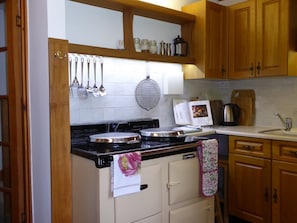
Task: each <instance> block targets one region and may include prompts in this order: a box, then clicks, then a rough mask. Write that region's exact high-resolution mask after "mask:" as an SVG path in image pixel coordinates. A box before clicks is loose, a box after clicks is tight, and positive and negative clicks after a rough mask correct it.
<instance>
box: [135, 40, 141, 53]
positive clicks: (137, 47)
mask: <svg viewBox="0 0 297 223" xmlns="http://www.w3.org/2000/svg"><path fill="white" fill-rule="evenodd" d="M134 48H135V51H136V52H141V46H140V39H139V38H134Z"/></svg>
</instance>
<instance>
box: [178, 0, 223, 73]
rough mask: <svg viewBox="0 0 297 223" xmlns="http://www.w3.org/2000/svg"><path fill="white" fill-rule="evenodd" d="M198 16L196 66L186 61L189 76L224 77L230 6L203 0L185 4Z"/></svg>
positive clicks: (186, 70) (186, 71)
mask: <svg viewBox="0 0 297 223" xmlns="http://www.w3.org/2000/svg"><path fill="white" fill-rule="evenodd" d="M182 11H184V12H187V13H190V14H193V15H195V16H196V22H195V26H194V30H193V37H192V38H193V47H192V49H190V50H193V52H194V55H195V59H196V66H191V65H190V66H189V65H184V66H183V70H184V73H185V79H198V78H213V79H223V78H226V77H225V72H226V70H227V28H226V20H227V10H226V7H225V6H222V5H219V4H216V3H213V2H210V1H207V0H201V1H196V2H194V3H191V4H188V5H185V6H183V8H182Z"/></svg>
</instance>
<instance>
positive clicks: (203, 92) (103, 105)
mask: <svg viewBox="0 0 297 223" xmlns="http://www.w3.org/2000/svg"><path fill="white" fill-rule="evenodd" d="M147 70H149V72H150V77H151V78H152V79H153V80H155V81H156V82H157V83H158V84H159V86H160V88H161V98H160V102H159V103H158V105H157V106H156V107H155V108H153V109H151V110H150V111H146V110H144V109H142V108H141V107H140V106H139V105H138V104H137V102H136V100H135V95H134V94H135V88H136V86H137V84H138V83H139V82H140V81H141V80H143V79H145V77H146V75H147ZM170 72H181V65H179V64H168V63H158V62H149V63H147V62H145V61H136V60H126V59H115V58H104V86H105V88H106V91H107V95H106V96H104V97H97V98H95V97H93V96H92V95H90V96H89V98H88V99H85V100H83V99H79V98H78V97H77V96H76V95H75V94H74V96H72V97H70V120H71V124H79V123H96V122H102V121H109V120H126V119H137V118H147V117H156V118H159V119H160V124H161V126H170V125H174V116H173V111H172V100H173V98H182V99H190V98H192V97H199V98H200V99H201V100H214V99H221V100H223V102H224V103H228V102H230V96H231V92H232V90H233V89H254V90H255V92H256V119H255V124H256V125H262V126H281V122H280V121H279V119H278V118H277V117H275V116H274V114H275V113H280V114H281V115H282V116H284V117H287V116H288V117H292V118H293V126H297V100H296V96H297V78H290V77H278V78H255V79H248V80H234V81H224V80H222V81H213V80H185V81H184V94H183V95H164V94H163V75H164V73H166V74H167V75H169V76H170ZM99 74H100V73H99ZM97 75H98V74H97ZM97 79H98V78H97ZM98 83H99V84H98ZM100 83H101V82H100V79H99V80H97V85H98V86H99V85H100Z"/></svg>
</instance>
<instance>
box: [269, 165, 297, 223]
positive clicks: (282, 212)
mask: <svg viewBox="0 0 297 223" xmlns="http://www.w3.org/2000/svg"><path fill="white" fill-rule="evenodd" d="M272 176H273V178H272V198H271V199H272V223H295V222H296V220H297V212H296V210H297V192H296V188H297V164H296V163H289V162H283V161H273V162H272Z"/></svg>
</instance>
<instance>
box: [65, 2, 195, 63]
mask: <svg viewBox="0 0 297 223" xmlns="http://www.w3.org/2000/svg"><path fill="white" fill-rule="evenodd" d="M72 1H74V2H79V3H83V4H88V5H92V6H96V7H101V8H106V9H111V10H116V11H121V12H122V13H123V27H124V31H123V32H124V35H123V36H124V45H125V49H124V50H118V49H109V48H103V47H98V46H87V45H81V44H73V43H69V52H71V53H81V54H93V55H101V56H109V57H117V58H127V59H135V60H146V61H159V62H168V63H180V64H195V58H194V56H193V55H194V54H193V52H191V50H190V52H189V55H188V56H187V57H177V56H164V55H159V54H149V53H138V52H135V50H134V41H133V17H134V15H137V16H143V17H147V18H151V19H156V20H160V21H164V22H169V23H174V24H178V25H181V34H182V37H183V39H184V40H185V41H187V42H188V44H189V48H191V45H192V30H193V28H194V23H195V20H196V17H195V16H194V15H191V14H188V13H184V12H182V11H177V10H173V9H169V8H165V7H162V6H158V5H154V4H150V3H146V2H141V1H136V0H129V1H127V0H72Z"/></svg>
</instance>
